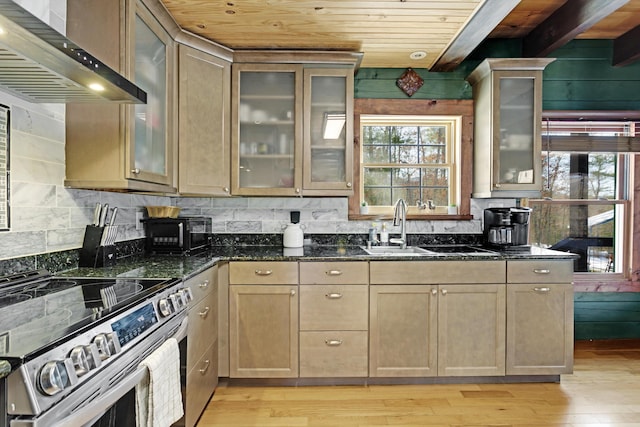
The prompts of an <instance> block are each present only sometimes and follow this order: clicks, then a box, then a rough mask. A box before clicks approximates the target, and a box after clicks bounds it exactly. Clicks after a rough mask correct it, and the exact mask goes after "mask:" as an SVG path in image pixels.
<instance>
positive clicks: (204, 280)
mask: <svg viewBox="0 0 640 427" xmlns="http://www.w3.org/2000/svg"><path fill="white" fill-rule="evenodd" d="M217 279H218V267H212V268H208V269H206V270H205V271H203V272H201V273H198V274H196V275H195V276H193V277H191V278H189V279H187V280H186V281H185V282H184V284H185V286H188V287H189V289H191V293H192V294H193V302H194V303H197V302H198V301H200V300H201V299H202V298H204V297H205V296H206V295H208V294H209V292H211V291H212V290H213V288H214V287H216V285H217Z"/></svg>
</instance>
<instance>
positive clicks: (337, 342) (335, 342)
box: [324, 340, 342, 347]
mask: <svg viewBox="0 0 640 427" xmlns="http://www.w3.org/2000/svg"><path fill="white" fill-rule="evenodd" d="M324 343H325V344H326V345H328V346H329V347H337V346H339V345H342V340H324Z"/></svg>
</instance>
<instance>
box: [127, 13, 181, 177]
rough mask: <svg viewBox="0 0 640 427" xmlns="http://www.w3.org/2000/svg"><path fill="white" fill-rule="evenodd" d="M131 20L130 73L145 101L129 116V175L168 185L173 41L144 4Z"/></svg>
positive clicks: (173, 69)
mask: <svg viewBox="0 0 640 427" xmlns="http://www.w3.org/2000/svg"><path fill="white" fill-rule="evenodd" d="M130 21H133V22H134V27H133V34H134V40H133V45H134V49H133V52H134V56H133V70H132V74H133V75H134V82H135V83H136V84H137V85H138V86H140V87H141V88H142V89H144V90H145V91H146V92H147V103H146V104H136V105H135V106H134V111H133V117H132V118H131V127H130V135H131V137H132V138H133V140H132V142H131V147H130V150H131V155H130V159H131V161H130V172H131V176H130V178H132V179H138V180H142V181H150V182H156V183H162V184H166V185H171V184H172V179H173V163H172V162H173V153H172V150H171V147H172V144H171V141H173V140H175V135H174V134H173V131H174V127H173V126H172V125H173V123H174V122H175V120H171V118H172V115H173V114H174V109H173V100H174V96H173V93H172V90H173V88H174V87H173V82H170V79H171V78H172V77H171V76H175V75H176V73H175V70H176V60H175V47H174V42H173V40H172V39H171V37H170V36H169V35H168V34H167V33H166V32H165V31H164V29H163V28H162V27H161V26H160V24H158V23H157V22H156V21H155V18H154V17H153V16H152V15H151V14H150V13H149V12H148V11H147V9H146V8H144V6H141V5H138V6H136V11H135V18H133V19H131V20H130Z"/></svg>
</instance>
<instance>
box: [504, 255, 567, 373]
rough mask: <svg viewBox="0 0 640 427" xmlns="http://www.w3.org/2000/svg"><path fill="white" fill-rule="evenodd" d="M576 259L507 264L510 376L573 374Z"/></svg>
mask: <svg viewBox="0 0 640 427" xmlns="http://www.w3.org/2000/svg"><path fill="white" fill-rule="evenodd" d="M572 275H573V261H572V260H565V261H555V262H553V261H552V262H549V261H546V262H541V261H509V262H507V280H508V281H509V282H510V283H509V284H508V285H507V368H506V369H507V375H556V374H565V373H571V372H573V339H574V338H573V325H574V323H573V284H572V283H571V280H572Z"/></svg>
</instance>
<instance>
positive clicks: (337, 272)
mask: <svg viewBox="0 0 640 427" xmlns="http://www.w3.org/2000/svg"><path fill="white" fill-rule="evenodd" d="M324 274H326V275H327V276H342V271H341V270H329V271H325V272H324Z"/></svg>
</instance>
